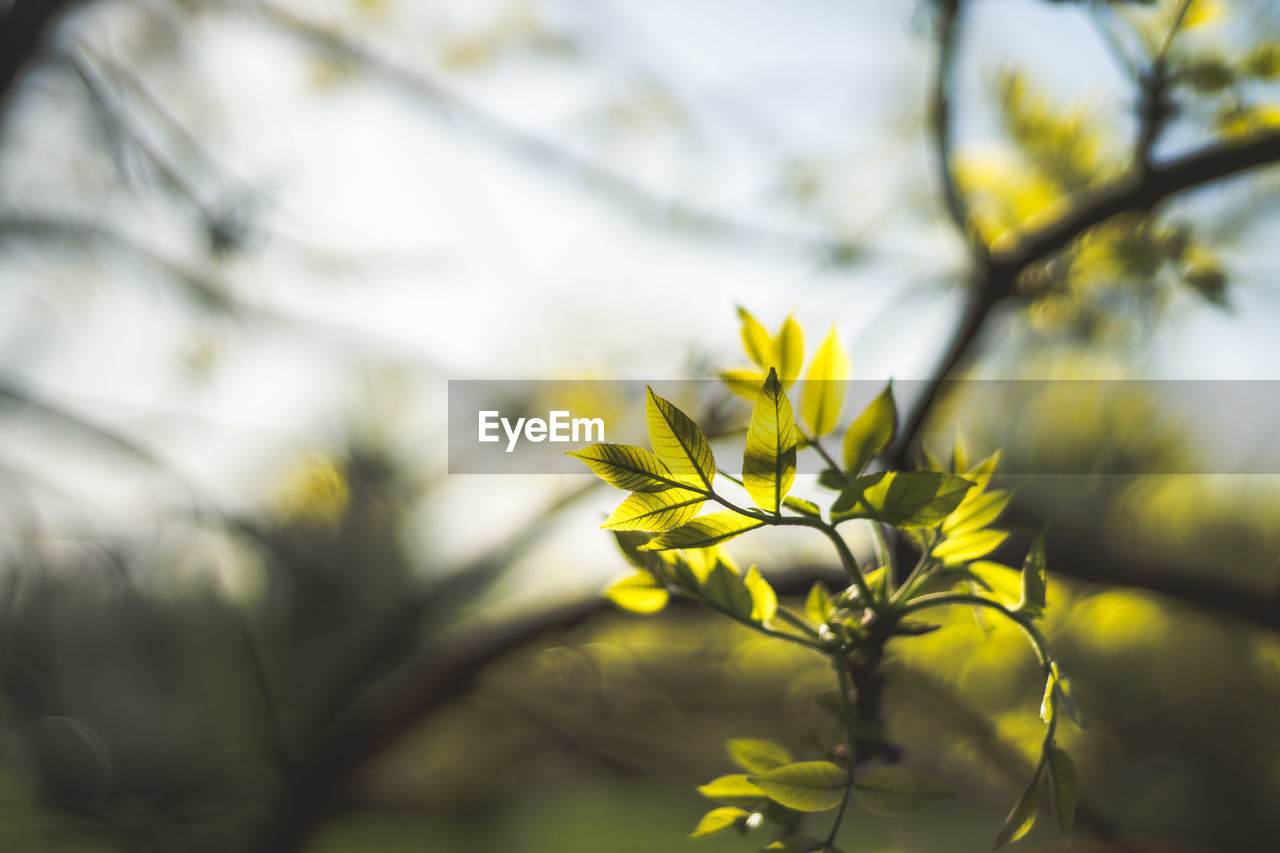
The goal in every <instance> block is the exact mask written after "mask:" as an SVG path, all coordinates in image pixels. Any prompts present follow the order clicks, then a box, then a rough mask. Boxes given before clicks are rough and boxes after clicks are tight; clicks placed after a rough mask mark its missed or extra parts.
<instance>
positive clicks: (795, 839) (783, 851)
mask: <svg viewBox="0 0 1280 853" xmlns="http://www.w3.org/2000/svg"><path fill="white" fill-rule="evenodd" d="M760 853H837V848H835V847H829V846H828V845H827V843H826V842H825V841H823V840H821V839H819V838H813V837H811V836H808V835H792V836H789V837H787V838H779V839H778V840H777V841H774V842H771V843H769V844H768V845H766V846H765V847H764V848H763V849H762V850H761V851H760Z"/></svg>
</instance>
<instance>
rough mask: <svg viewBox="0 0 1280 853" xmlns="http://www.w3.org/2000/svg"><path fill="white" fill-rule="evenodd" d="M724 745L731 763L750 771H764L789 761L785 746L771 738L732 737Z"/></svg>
mask: <svg viewBox="0 0 1280 853" xmlns="http://www.w3.org/2000/svg"><path fill="white" fill-rule="evenodd" d="M725 746H726V747H727V748H728V750H729V758H731V759H733V763H734V764H737V765H738V766H739V767H741V768H742V769H743V770H747V771H749V772H751V773H765V772H768V771H769V770H773V769H774V768H775V767H781V766H782V765H784V764H790V763H791V754H790V753H788V752H787V749H786V747H784V746H782V744H778V743H774V742H773V741H771V740H759V739H757V738H733V739H732V740H730V741H728V742H727V743H726V744H725Z"/></svg>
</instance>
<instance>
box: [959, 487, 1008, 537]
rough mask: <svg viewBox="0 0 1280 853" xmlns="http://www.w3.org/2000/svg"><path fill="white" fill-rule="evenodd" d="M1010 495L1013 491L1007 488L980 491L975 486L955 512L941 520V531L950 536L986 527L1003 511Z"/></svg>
mask: <svg viewBox="0 0 1280 853" xmlns="http://www.w3.org/2000/svg"><path fill="white" fill-rule="evenodd" d="M969 479H973V478H972V477H970V478H969ZM1012 497H1013V492H1010V491H1008V490H997V491H993V492H982V491H979V490H978V489H977V488H974V489H971V490H970V491H969V492H968V493H967V494H966V495H965V496H964V500H962V501H961V502H960V506H958V507H956V509H955V512H953V513H951V515H949V516H947V520H946V521H944V522H942V532H943V533H944V534H946V535H948V536H950V535H952V534H956V533H966V532H968V531H970V530H978V529H981V528H983V527H986V526H987V525H988V524H990V523H991V522H993V521H995V520H996V518H997V517H999V515H1000V513H1002V512H1004V508H1005V507H1006V506H1008V504H1009V500H1010V499H1011V498H1012Z"/></svg>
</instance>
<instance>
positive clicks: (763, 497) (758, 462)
mask: <svg viewBox="0 0 1280 853" xmlns="http://www.w3.org/2000/svg"><path fill="white" fill-rule="evenodd" d="M795 479H796V427H795V419H794V417H793V415H792V412H791V402H790V401H789V400H787V395H786V394H784V393H782V386H781V385H780V384H779V383H778V375H777V371H775V370H773V369H770V371H769V377H768V379H766V380H765V383H764V387H763V388H762V389H761V391H760V394H759V396H758V397H756V405H755V408H754V409H752V411H751V423H750V425H749V426H748V427H747V447H746V450H745V451H743V454H742V482H743V485H744V486H746V489H747V494H749V495H750V496H751V500H753V501H754V502H755V504H756V506H758V507H760V508H761V509H762V510H764V511H765V512H771V513H776V512H778V508H779V506H780V505H781V503H782V499H783V498H784V497H786V495H787V492H788V491H790V489H791V485H792V483H794V482H795Z"/></svg>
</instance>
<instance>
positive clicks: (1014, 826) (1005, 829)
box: [991, 764, 1044, 850]
mask: <svg viewBox="0 0 1280 853" xmlns="http://www.w3.org/2000/svg"><path fill="white" fill-rule="evenodd" d="M1043 770H1044V765H1043V764H1042V765H1040V766H1039V767H1037V768H1036V774H1035V776H1033V777H1031V784H1029V785H1027V789H1026V790H1025V791H1023V792H1022V796H1021V797H1019V798H1018V802H1017V803H1015V804H1014V806H1013V810H1012V811H1011V812H1009V816H1008V817H1006V818H1005V819H1004V825H1002V826H1001V827H1000V831H999V832H998V833H996V843H995V846H994V847H992V848H991V849H992V850H999V849H1000V848H1001V847H1003V846H1005V845H1006V844H1010V843H1012V842H1014V841H1017V840H1018V839H1019V838H1021V837H1022V836H1024V835H1026V834H1027V833H1028V832H1030V831H1031V827H1033V826H1035V823H1036V814H1037V813H1038V812H1039V811H1040V777H1041V776H1042V775H1043Z"/></svg>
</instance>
